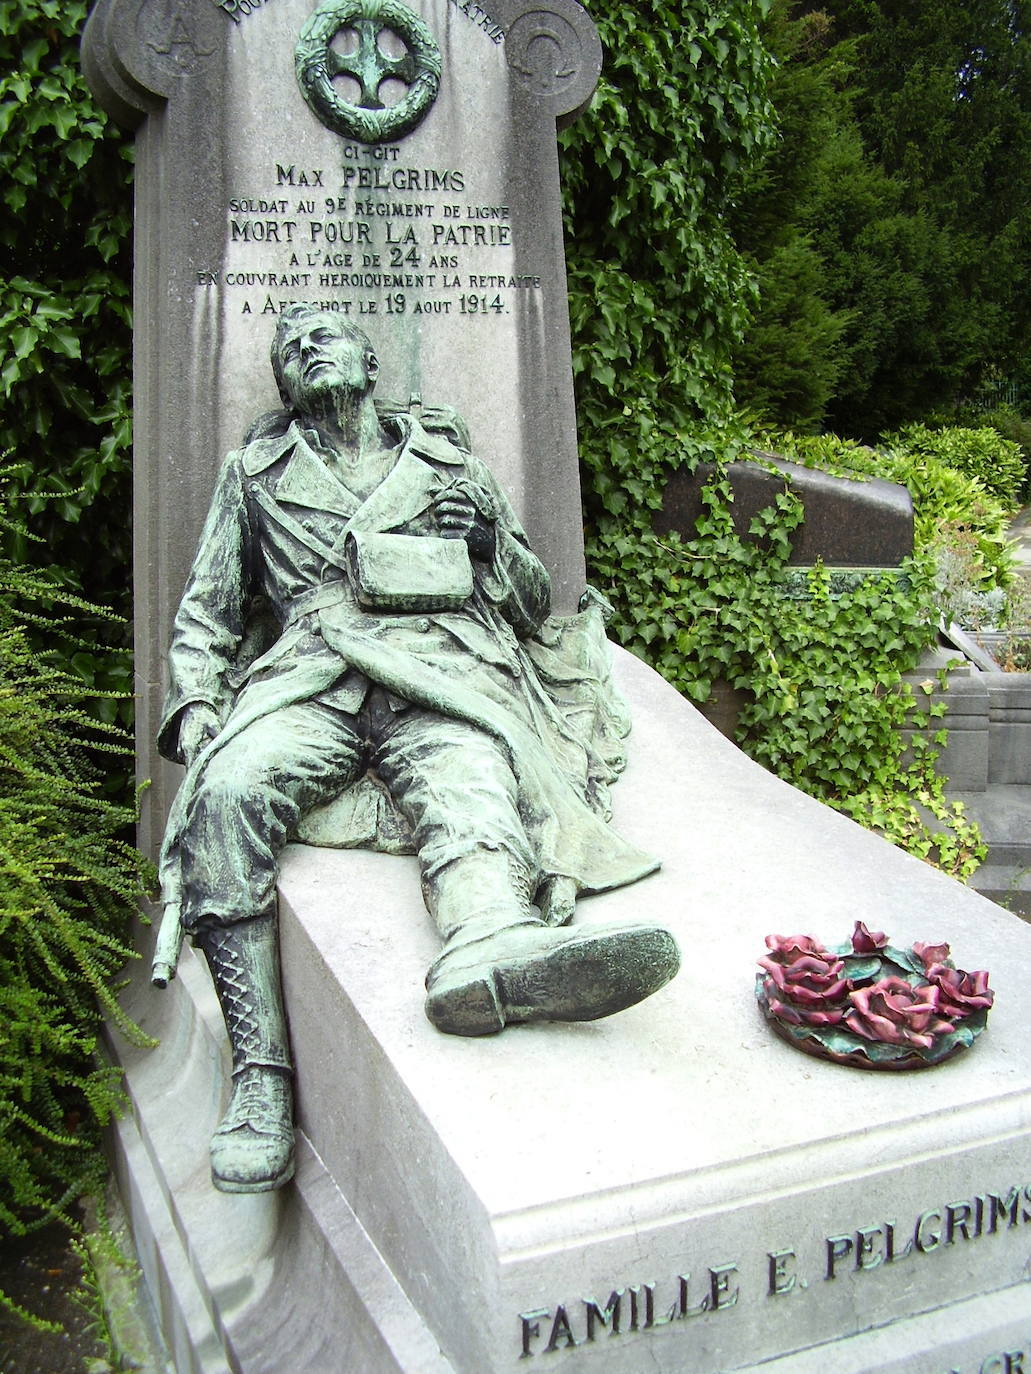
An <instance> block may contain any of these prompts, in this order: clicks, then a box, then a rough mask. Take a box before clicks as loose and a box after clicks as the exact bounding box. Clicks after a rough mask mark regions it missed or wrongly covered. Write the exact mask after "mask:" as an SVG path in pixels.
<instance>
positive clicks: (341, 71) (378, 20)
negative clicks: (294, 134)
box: [294, 0, 441, 143]
mask: <svg viewBox="0 0 1031 1374" xmlns="http://www.w3.org/2000/svg"><path fill="white" fill-rule="evenodd" d="M384 31H388V32H390V33H393V34H394V35H396V37H398V38H400V39H401V41H402V44H403V45H404V52H403V54H402V55H401V56H398V57H391V56H389V55H388V54H387V53H386V52H385V51H384V50H383V47H382V45H381V36H382V34H383V33H384ZM340 34H353V35H354V38H355V46H354V49H353V51H348V52H343V51H340V50H339V49H337V48H334V47H333V42H334V40H335V39H336V38H337V37H338V36H339V35H340ZM294 66H295V70H296V72H297V81H298V84H299V85H300V88H301V94H302V95H303V96H304V98H305V100H306V101H307V103H308V106H309V108H310V109H311V110H312V111H313V113H314V114H315V115H316V117H317V118H318V119H319V120H320V121H321V122H322V123H323V124H324V125H325V126H326V127H327V128H328V129H332V130H333V131H334V133H338V134H340V135H342V136H343V137H345V138H353V139H357V140H358V142H360V143H387V142H390V141H391V140H392V139H398V138H403V137H404V135H405V134H408V133H411V131H412V130H413V129H414V128H415V127H416V126H417V125H418V124H419V123H420V122H421V121H422V119H423V118H424V117H425V115H426V113H427V111H428V110H429V108H430V106H431V105H432V104H433V102H434V100H435V99H436V98H437V90H438V88H439V86H440V73H441V56H440V49H439V48H438V47H437V44H436V42H435V41H434V38H433V35H432V34H431V33H430V31H429V29H428V28H427V27H426V25H425V24H424V23H423V21H422V20H421V19H420V18H419V16H418V15H417V14H415V13H414V12H413V11H412V10H410V9H409V8H408V6H407V5H404V4H402V3H401V0H326V3H325V4H322V5H320V6H319V8H318V9H317V10H316V11H315V13H314V14H313V15H312V16H311V18H310V19H309V20H308V22H307V24H305V26H304V28H303V29H302V30H301V34H300V37H299V38H298V40H297V47H296V49H295V50H294ZM340 77H349V78H350V79H351V80H352V81H353V82H354V83H355V84H356V85H357V87H358V99H357V102H355V103H352V102H350V101H347V100H344V98H343V96H342V95H341V94H340V91H339V90H338V89H337V86H336V85H335V84H334V83H335V82H336V81H337V80H338V78H340ZM389 80H393V81H397V82H400V83H401V84H402V85H404V86H405V87H406V90H405V93H404V95H403V96H402V97H401V99H400V100H398V101H397V103H396V104H393V105H390V106H386V105H384V102H383V101H382V100H381V99H380V87H381V86H382V84H383V82H385V81H389Z"/></svg>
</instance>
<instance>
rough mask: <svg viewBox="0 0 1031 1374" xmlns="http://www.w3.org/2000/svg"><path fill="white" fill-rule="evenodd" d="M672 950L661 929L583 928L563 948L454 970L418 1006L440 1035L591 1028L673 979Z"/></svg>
mask: <svg viewBox="0 0 1031 1374" xmlns="http://www.w3.org/2000/svg"><path fill="white" fill-rule="evenodd" d="M679 967H680V951H679V949H678V948H677V944H676V941H675V940H674V939H673V936H672V935H671V934H670V933H669V932H668V931H666V930H662V929H647V928H644V929H642V928H641V927H627V928H626V929H625V930H617V931H612V930H607V931H604V932H598V933H592V932H591V931H590V930H589V929H587V928H584V929H583V930H582V931H581V932H579V933H578V934H577V935H576V936H571V937H570V938H569V939H568V940H566V941H565V942H564V943H563V944H561V945H557V946H556V947H554V948H553V949H550V950H542V951H540V952H539V953H530V954H527V955H526V956H524V957H521V958H519V957H513V958H511V959H505V960H502V961H500V962H499V963H498V964H496V965H495V966H494V967H488V968H483V967H482V966H481V967H480V968H478V969H471V970H469V971H468V973H467V974H466V975H465V976H463V975H462V973H461V972H460V971H456V972H455V974H453V975H452V976H451V977H450V978H448V979H447V981H446V982H443V981H441V982H440V983H438V984H437V985H436V986H435V987H434V988H433V989H432V990H431V992H430V994H429V996H428V997H427V999H426V1015H427V1016H428V1017H429V1019H430V1021H432V1023H433V1024H434V1025H435V1026H436V1028H437V1029H438V1030H440V1031H443V1032H444V1033H445V1034H446V1035H494V1034H496V1033H497V1032H498V1031H500V1030H503V1029H504V1027H505V1026H506V1025H514V1024H521V1023H528V1022H533V1021H597V1020H599V1019H600V1018H601V1017H603V1016H611V1015H613V1014H614V1013H615V1012H618V1011H625V1010H626V1008H627V1007H632V1006H634V1005H635V1004H636V1003H638V1002H641V1001H643V1000H644V999H645V998H646V997H650V996H651V995H652V993H653V992H658V990H659V988H661V987H664V986H665V985H666V983H668V982H669V981H670V979H671V978H672V977H673V976H674V975H675V974H676V972H677V970H678V969H679Z"/></svg>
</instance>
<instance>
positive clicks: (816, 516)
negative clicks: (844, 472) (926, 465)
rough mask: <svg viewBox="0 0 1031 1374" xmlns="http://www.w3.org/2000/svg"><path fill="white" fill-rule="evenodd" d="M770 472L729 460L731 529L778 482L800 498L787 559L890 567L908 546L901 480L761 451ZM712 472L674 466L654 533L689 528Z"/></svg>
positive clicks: (909, 513) (908, 506)
mask: <svg viewBox="0 0 1031 1374" xmlns="http://www.w3.org/2000/svg"><path fill="white" fill-rule="evenodd" d="M762 457H763V460H764V462H766V463H769V464H771V465H772V466H773V467H775V468H777V469H778V471H779V472H781V473H782V474H783V477H778V476H777V474H776V473H775V472H770V471H768V470H767V469H766V468H765V467H762V466H760V465H759V464H758V463H731V464H730V467H729V475H730V484H731V487H732V488H733V491H734V505H733V507H732V510H733V516H734V528H735V529H736V530H737V532H738V534H740V535H742V536H746V535H747V534H748V527H749V525H750V523H751V521H752V520H753V519H754V517H755V516H756V515H757V514H758V512H759V511H760V510H762V509H764V508H765V507H766V506H769V505H770V504H771V503H772V501H773V499H774V498H775V497H776V495H777V493H778V492H779V491H783V490H784V486H785V481H786V482H787V484H788V485H789V486H790V488H791V489H792V490H793V491H794V492H795V494H796V495H797V496H799V497H800V498H801V500H802V504H803V506H804V508H805V522H804V524H802V525H801V526H800V527H799V528H798V530H796V531H795V533H794V534H793V536H792V544H791V559H790V561H791V562H792V563H799V564H812V563H816V562H817V560H821V559H822V561H823V562H824V563H826V564H828V565H829V566H833V567H849V568H863V567H871V568H892V567H897V566H898V564H899V563H901V562H902V560H903V559H904V558H907V557H908V556H909V555H910V554H911V553H912V552H913V503H912V501H911V500H910V497H909V492H908V491H907V490H906V488H905V487H901V486H899V485H897V484H896V483H895V482H884V481H882V480H880V478H874V479H872V480H871V481H869V482H853V481H849V480H847V479H845V478H842V477H831V476H830V475H829V474H828V473H826V472H818V471H816V470H815V469H813V468H806V467H802V466H801V465H800V464H798V463H789V462H786V461H785V460H784V459H781V458H776V457H775V456H774V455H773V454H763V455H762ZM711 476H712V468H711V466H710V465H708V464H704V463H703V464H702V465H701V466H700V467H699V468H698V470H697V471H696V472H694V473H688V472H674V473H673V474H672V475H671V476H670V479H669V482H668V483H667V486H666V491H665V494H664V496H663V501H662V509H661V510H660V511H657V512H656V514H655V516H654V519H653V522H652V523H653V526H654V529H655V532H656V534H668V533H669V532H670V531H672V530H675V531H676V532H677V533H678V534H680V536H681V537H682V538H684V539H690V538H691V537H692V536H693V534H694V529H695V522H696V521H697V519H698V517H699V516H700V515H701V513H702V507H701V499H700V492H701V489H702V487H703V486H704V484H705V482H706V481H707V480H708V479H709V478H710V477H711Z"/></svg>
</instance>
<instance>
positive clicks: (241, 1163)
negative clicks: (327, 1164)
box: [197, 915, 294, 1193]
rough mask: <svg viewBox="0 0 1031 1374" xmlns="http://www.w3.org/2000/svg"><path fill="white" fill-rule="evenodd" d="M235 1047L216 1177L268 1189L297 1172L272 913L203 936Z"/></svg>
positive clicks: (224, 1185) (215, 1150)
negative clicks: (231, 1079)
mask: <svg viewBox="0 0 1031 1374" xmlns="http://www.w3.org/2000/svg"><path fill="white" fill-rule="evenodd" d="M197 943H198V944H199V945H200V946H201V948H202V949H203V951H204V956H205V958H206V959H207V961H208V968H209V969H210V970H211V977H212V981H213V982H214V984H215V991H216V992H217V994H218V1000H219V1003H220V1005H221V1007H222V1015H223V1016H224V1017H225V1022H226V1029H227V1031H228V1032H229V1043H230V1045H231V1047H232V1051H233V1091H232V1096H231V1098H230V1100H229V1108H228V1110H227V1112H226V1114H225V1116H224V1117H223V1118H222V1121H221V1124H220V1125H219V1127H218V1130H217V1131H216V1132H215V1134H214V1136H213V1137H212V1140H211V1180H212V1182H213V1183H214V1185H215V1187H216V1188H218V1189H219V1190H220V1191H222V1192H224V1193H264V1192H268V1191H269V1190H270V1189H272V1188H279V1187H281V1186H282V1184H284V1183H286V1182H287V1181H288V1180H289V1179H290V1178H292V1177H293V1172H294V1129H293V1090H292V1083H291V1078H292V1066H291V1063H290V1052H289V1046H288V1042H287V1031H286V1016H285V1013H284V1010H283V996H282V990H281V986H280V977H279V938H278V932H277V929H276V920H275V917H274V916H273V915H264V916H259V917H256V918H254V919H252V920H248V921H241V922H239V923H238V924H236V925H232V926H213V927H211V928H209V929H207V930H205V931H202V932H201V933H200V934H199V935H198V936H197Z"/></svg>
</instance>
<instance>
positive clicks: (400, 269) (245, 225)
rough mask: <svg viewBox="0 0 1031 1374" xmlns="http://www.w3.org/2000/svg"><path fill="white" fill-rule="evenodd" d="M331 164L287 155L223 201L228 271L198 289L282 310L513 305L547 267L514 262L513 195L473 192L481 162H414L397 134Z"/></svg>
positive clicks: (486, 315)
mask: <svg viewBox="0 0 1031 1374" xmlns="http://www.w3.org/2000/svg"><path fill="white" fill-rule="evenodd" d="M341 153H342V156H341V159H340V164H339V165H338V166H337V167H335V168H331V167H310V166H303V165H301V164H298V163H296V162H293V161H291V160H289V159H287V158H282V159H278V160H276V161H273V162H272V163H270V165H269V169H268V175H267V177H266V178H264V179H263V181H264V184H262V185H253V186H246V187H238V188H234V190H235V191H236V192H237V193H236V194H234V195H232V196H231V197H230V198H229V200H228V201H227V203H226V244H227V257H226V260H225V266H224V269H223V270H222V271H212V270H209V269H207V268H205V267H203V266H200V267H198V268H197V270H196V284H197V287H198V289H204V290H207V291H212V290H213V291H222V290H225V291H226V292H227V293H228V303H229V308H230V310H232V311H234V313H239V314H242V315H254V316H263V315H278V314H279V313H281V312H282V311H283V310H284V309H286V307H287V306H288V305H290V304H292V303H293V302H295V301H299V300H304V301H312V302H315V303H317V304H318V305H319V306H320V307H321V308H323V309H328V310H335V311H338V312H340V313H342V314H346V315H380V316H381V315H391V316H400V315H407V316H410V317H414V316H421V315H433V316H451V317H454V318H456V319H461V320H464V321H468V322H469V323H470V324H474V322H475V321H476V320H477V319H493V318H496V317H498V316H501V315H508V314H511V313H512V312H513V310H514V309H516V308H518V303H519V301H520V299H521V298H524V297H525V296H526V294H527V293H533V292H536V291H540V290H541V289H542V287H543V281H542V277H541V275H539V274H537V273H534V272H527V271H525V270H524V271H518V272H517V271H516V270H515V266H514V250H515V248H516V242H515V235H516V231H515V226H514V225H513V222H512V211H511V207H510V206H509V205H507V204H498V203H496V202H495V201H494V200H492V198H491V197H490V195H489V193H488V194H487V195H483V194H477V188H476V183H477V176H476V172H475V171H474V170H473V171H470V170H469V169H468V168H464V167H427V166H416V165H412V164H411V163H409V162H407V161H405V160H404V158H403V155H402V149H401V148H400V147H398V146H397V145H383V146H375V147H373V146H369V145H363V144H359V143H356V142H347V143H344V144H342V145H341Z"/></svg>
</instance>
